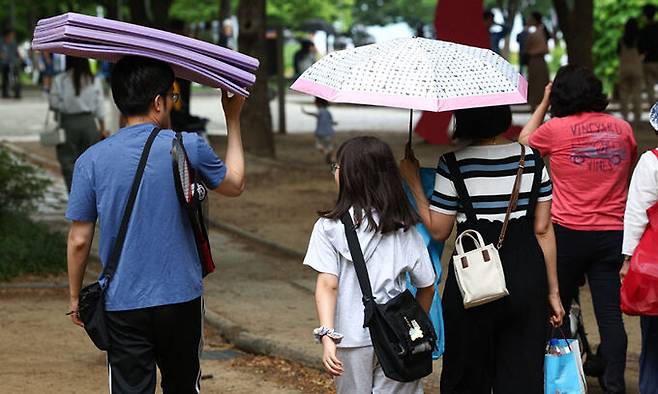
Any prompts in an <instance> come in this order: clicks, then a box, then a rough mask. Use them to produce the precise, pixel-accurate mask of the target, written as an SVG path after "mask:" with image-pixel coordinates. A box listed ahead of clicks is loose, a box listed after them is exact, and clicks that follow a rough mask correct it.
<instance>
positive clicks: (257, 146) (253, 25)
mask: <svg viewBox="0 0 658 394" xmlns="http://www.w3.org/2000/svg"><path fill="white" fill-rule="evenodd" d="M265 1H266V0H240V5H239V6H238V15H237V16H238V20H239V22H240V35H239V36H238V46H239V48H240V52H243V53H245V54H247V55H249V56H252V57H255V58H257V59H261V61H263V60H265V59H266V58H267V53H266V50H265V24H266V20H265ZM241 123H242V130H243V132H242V136H243V141H244V147H245V149H246V150H247V151H248V152H251V153H254V154H256V155H260V156H268V157H274V136H273V134H272V119H271V115H270V104H269V99H268V94H267V68H266V67H265V65H264V64H261V65H260V67H259V68H258V71H257V72H256V84H255V85H254V86H253V88H252V89H251V94H250V96H249V98H248V99H247V101H246V103H245V105H244V108H243V110H242V120H241Z"/></svg>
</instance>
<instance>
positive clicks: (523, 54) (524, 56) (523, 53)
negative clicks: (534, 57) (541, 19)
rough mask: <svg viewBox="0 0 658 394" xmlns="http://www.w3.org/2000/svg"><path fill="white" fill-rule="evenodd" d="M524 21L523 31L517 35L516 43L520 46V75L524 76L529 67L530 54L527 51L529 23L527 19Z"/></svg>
mask: <svg viewBox="0 0 658 394" xmlns="http://www.w3.org/2000/svg"><path fill="white" fill-rule="evenodd" d="M522 20H523V30H522V31H521V32H520V33H519V34H517V35H516V42H517V43H518V44H519V74H521V75H524V72H525V71H526V70H525V69H526V68H527V67H528V52H527V50H526V40H527V39H528V34H530V33H529V32H528V23H527V19H526V18H522Z"/></svg>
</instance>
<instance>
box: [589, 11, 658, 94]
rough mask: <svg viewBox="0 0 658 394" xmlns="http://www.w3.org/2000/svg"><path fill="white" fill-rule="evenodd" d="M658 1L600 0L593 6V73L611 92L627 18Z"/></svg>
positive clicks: (638, 16)
mask: <svg viewBox="0 0 658 394" xmlns="http://www.w3.org/2000/svg"><path fill="white" fill-rule="evenodd" d="M647 3H652V4H656V5H658V0H650V1H647V0H597V1H596V2H595V6H594V44H593V47H592V51H593V55H594V72H595V73H596V75H597V76H598V77H599V78H601V79H602V80H603V82H604V84H605V87H606V90H607V91H608V92H611V91H612V90H613V88H614V85H615V83H616V82H617V76H618V69H619V57H618V56H617V44H618V43H619V40H620V39H621V36H622V35H623V32H624V24H625V23H626V21H627V20H628V18H633V17H635V18H640V15H641V13H642V6H643V5H644V4H647ZM640 19H641V18H640Z"/></svg>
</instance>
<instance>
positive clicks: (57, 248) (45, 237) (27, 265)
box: [0, 212, 66, 280]
mask: <svg viewBox="0 0 658 394" xmlns="http://www.w3.org/2000/svg"><path fill="white" fill-rule="evenodd" d="M61 272H66V237H65V236H64V234H62V233H59V232H54V231H51V230H49V229H48V227H47V226H46V225H44V224H41V223H35V222H33V221H32V220H30V218H29V217H28V216H27V215H26V214H22V213H6V212H0V280H8V279H11V278H14V277H17V276H20V275H25V274H37V275H39V274H54V273H61Z"/></svg>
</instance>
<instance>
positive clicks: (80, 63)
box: [66, 55, 94, 96]
mask: <svg viewBox="0 0 658 394" xmlns="http://www.w3.org/2000/svg"><path fill="white" fill-rule="evenodd" d="M69 70H73V87H75V95H76V96H79V95H80V91H81V90H82V87H83V86H84V85H87V84H90V83H91V82H92V81H93V80H94V75H93V74H92V73H91V68H90V67H89V60H87V59H86V58H82V57H75V56H68V55H67V56H66V71H69Z"/></svg>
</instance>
